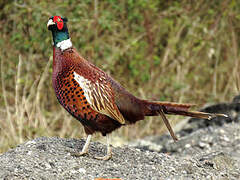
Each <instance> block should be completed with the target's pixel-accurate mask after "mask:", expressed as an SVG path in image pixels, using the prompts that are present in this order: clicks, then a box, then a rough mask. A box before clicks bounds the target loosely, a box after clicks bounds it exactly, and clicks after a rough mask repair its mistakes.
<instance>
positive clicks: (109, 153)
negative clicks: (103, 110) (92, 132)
mask: <svg viewBox="0 0 240 180" xmlns="http://www.w3.org/2000/svg"><path fill="white" fill-rule="evenodd" d="M111 157H112V148H111V145H110V135H108V134H107V154H106V155H105V156H103V157H95V158H96V159H99V160H104V161H107V160H109V159H111Z"/></svg>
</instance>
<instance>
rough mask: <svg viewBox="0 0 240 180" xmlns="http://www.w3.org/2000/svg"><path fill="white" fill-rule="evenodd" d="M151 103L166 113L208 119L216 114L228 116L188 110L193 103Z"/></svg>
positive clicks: (223, 115)
mask: <svg viewBox="0 0 240 180" xmlns="http://www.w3.org/2000/svg"><path fill="white" fill-rule="evenodd" d="M152 103H153V104H155V105H157V106H158V108H162V109H163V112H164V113H166V114H174V115H182V116H190V117H195V118H203V119H209V120H210V119H212V118H215V117H217V116H222V117H228V116H227V115H225V114H215V113H206V112H199V111H189V108H190V107H192V106H195V104H180V103H171V102H158V101H156V102H152ZM155 108H156V107H155Z"/></svg>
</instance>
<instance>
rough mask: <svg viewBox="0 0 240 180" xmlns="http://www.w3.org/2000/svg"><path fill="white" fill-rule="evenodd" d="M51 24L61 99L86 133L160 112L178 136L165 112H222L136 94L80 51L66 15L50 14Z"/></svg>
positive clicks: (200, 114)
mask: <svg viewBox="0 0 240 180" xmlns="http://www.w3.org/2000/svg"><path fill="white" fill-rule="evenodd" d="M58 18H59V19H58ZM61 20H62V21H61ZM59 22H60V23H62V22H63V23H64V26H63V28H62V29H61V28H59V27H62V26H61V24H58V23H59ZM48 28H49V30H51V31H52V33H53V41H54V46H53V76H52V82H53V87H54V89H55V92H56V96H57V99H58V101H59V102H60V104H61V105H62V106H63V107H64V108H65V109H66V110H67V111H68V112H69V113H70V114H71V115H72V116H73V117H75V118H76V119H77V120H79V121H80V122H81V123H82V125H83V126H84V129H85V132H86V134H88V135H90V134H93V133H95V132H101V133H102V135H104V136H105V135H107V134H109V133H111V132H112V131H114V130H115V129H117V128H119V127H121V126H122V125H126V124H133V123H135V122H136V121H139V120H143V119H144V117H145V116H159V115H160V116H161V117H162V119H163V121H164V123H165V124H166V126H167V128H168V130H169V132H170V134H171V136H172V137H173V139H174V140H177V137H176V136H175V134H174V132H173V130H172V128H171V126H170V124H169V122H168V120H167V118H166V116H165V114H175V115H184V116H191V117H198V118H206V119H211V118H212V117H215V116H217V115H221V114H217V115H216V114H209V113H203V112H194V111H189V108H190V107H191V106H192V105H190V104H178V103H170V102H158V101H156V102H154V101H148V100H142V99H139V98H137V97H135V96H133V95H132V94H130V93H129V92H128V91H126V90H125V89H124V88H123V87H122V86H121V85H120V84H119V83H117V82H116V81H115V80H114V79H113V78H111V77H110V76H109V75H108V74H106V73H105V72H104V71H102V70H101V69H99V68H98V67H96V66H95V65H93V64H92V63H90V62H89V61H87V60H85V59H84V58H83V57H81V56H80V55H79V53H78V52H77V51H76V49H75V48H74V47H73V46H72V45H71V43H69V40H68V39H66V37H68V36H66V35H65V34H64V33H67V35H68V30H67V25H66V20H65V19H64V18H61V17H57V16H55V17H52V18H50V19H49V23H48ZM61 33H63V34H61ZM61 38H62V41H60V40H61ZM64 38H65V39H64ZM64 40H65V41H64ZM58 41H59V42H60V43H59V42H58ZM64 43H65V44H64ZM90 138H91V136H89V138H88V139H87V143H86V145H85V146H84V148H83V151H82V152H81V153H80V154H81V155H82V154H85V153H87V148H88V145H89V142H90ZM110 157H111V151H110V146H109V143H108V155H107V156H106V157H104V158H103V159H109V158H110Z"/></svg>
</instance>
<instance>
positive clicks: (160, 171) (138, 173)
mask: <svg viewBox="0 0 240 180" xmlns="http://www.w3.org/2000/svg"><path fill="white" fill-rule="evenodd" d="M233 103H237V104H234V105H232V104H231V108H229V106H226V107H225V108H224V110H226V109H227V108H228V111H227V112H225V113H227V114H229V115H230V116H231V119H226V120H222V119H215V120H214V121H216V122H217V121H221V123H214V122H212V124H209V122H207V121H201V122H202V123H201V124H200V123H199V121H197V120H196V119H195V120H193V119H191V120H190V121H188V126H187V125H186V126H184V127H186V128H185V129H183V130H182V131H180V132H179V133H178V136H180V140H179V141H178V142H176V143H175V142H173V141H172V140H171V139H170V136H162V137H158V136H154V137H148V138H145V139H142V140H139V141H135V142H133V143H131V144H130V146H124V147H116V148H113V153H114V154H113V158H112V159H111V160H109V161H102V160H96V159H94V158H93V157H94V156H102V155H104V154H105V153H106V146H105V145H103V144H101V143H98V142H92V143H91V147H90V155H89V156H84V157H73V156H71V155H70V153H69V152H68V150H71V151H73V150H74V151H78V150H81V149H82V147H83V145H84V142H85V141H84V140H77V139H62V138H57V137H51V138H48V137H41V138H36V139H34V140H32V141H28V142H26V143H24V144H21V145H19V146H17V147H16V148H14V149H11V150H9V151H8V152H6V153H4V154H1V155H0V179H5V180H7V179H11V180H12V179H84V180H87V179H95V178H120V179H124V180H128V179H129V180H132V179H156V180H158V179H176V180H179V179H224V180H225V179H240V123H239V120H240V113H239V110H240V108H239V107H240V104H239V101H238V102H233ZM223 105H224V106H225V105H226V104H223ZM229 105H230V104H229ZM215 107H217V110H219V108H221V106H215ZM210 109H211V108H210ZM213 109H214V108H213ZM213 109H212V111H213ZM194 122H195V124H194Z"/></svg>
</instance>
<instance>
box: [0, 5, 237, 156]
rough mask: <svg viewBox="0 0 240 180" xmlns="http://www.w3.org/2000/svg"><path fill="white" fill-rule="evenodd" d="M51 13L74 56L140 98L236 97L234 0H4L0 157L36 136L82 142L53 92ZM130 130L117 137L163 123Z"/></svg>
mask: <svg viewBox="0 0 240 180" xmlns="http://www.w3.org/2000/svg"><path fill="white" fill-rule="evenodd" d="M52 15H61V16H64V17H68V19H69V23H68V26H69V31H70V34H71V37H72V41H73V43H74V45H75V47H76V48H77V49H78V50H79V52H80V53H81V54H82V55H83V56H84V57H86V58H87V59H89V60H90V61H92V62H93V63H95V64H96V65H97V66H99V67H101V68H102V69H103V70H105V71H106V72H108V73H109V74H111V76H113V77H114V78H115V79H116V80H118V81H119V82H120V83H121V84H122V85H123V86H124V87H126V88H127V89H128V90H129V91H130V92H132V93H133V94H135V95H136V96H139V97H142V98H148V99H154V100H164V101H176V102H184V103H187V102H189V103H195V104H201V105H203V104H205V103H216V102H220V101H230V100H231V99H232V98H233V96H235V95H236V94H238V93H239V90H240V75H239V72H240V59H239V58H240V53H239V45H240V43H239V42H240V23H239V22H240V1H238V0H224V1H219V0H212V1H207V0H199V1H189V0H183V1H164V0H159V1H156V0H148V1H147V0H137V1H134V0H125V1H117V0H106V1H98V0H91V1H90V0H82V1H73V0H69V1H63V0H60V1H55V2H54V1H49V0H29V1H24V0H22V1H21V0H19V1H8V0H2V1H1V2H0V60H1V85H0V86H1V87H0V152H3V151H6V150H7V149H8V148H9V147H14V146H16V144H18V143H21V142H23V141H25V140H27V139H32V138H34V137H38V136H60V137H77V138H79V137H83V136H84V131H83V129H82V126H81V125H80V123H78V122H77V121H76V120H72V119H73V118H71V117H70V116H69V115H68V114H67V113H66V112H65V110H63V108H61V107H60V105H59V104H58V102H57V100H56V98H55V94H54V91H53V89H52V84H51V83H52V82H51V72H52V69H51V68H52V64H51V61H52V57H51V56H52V47H51V41H52V40H51V33H50V32H49V31H48V30H47V27H46V23H47V21H48V18H49V17H50V16H52ZM169 118H170V119H171V120H172V121H174V122H176V121H177V119H178V118H179V117H173V116H171V117H169ZM130 128H131V130H130V129H129V127H124V128H121V129H120V130H118V131H117V132H115V133H114V134H113V136H121V137H123V138H125V139H128V138H130V139H132V138H140V137H143V136H145V135H150V134H160V133H161V132H162V131H163V129H164V128H163V126H162V122H161V119H160V117H156V118H155V117H154V118H150V119H149V118H148V120H145V121H141V122H139V123H137V124H136V125H135V126H134V127H130Z"/></svg>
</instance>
